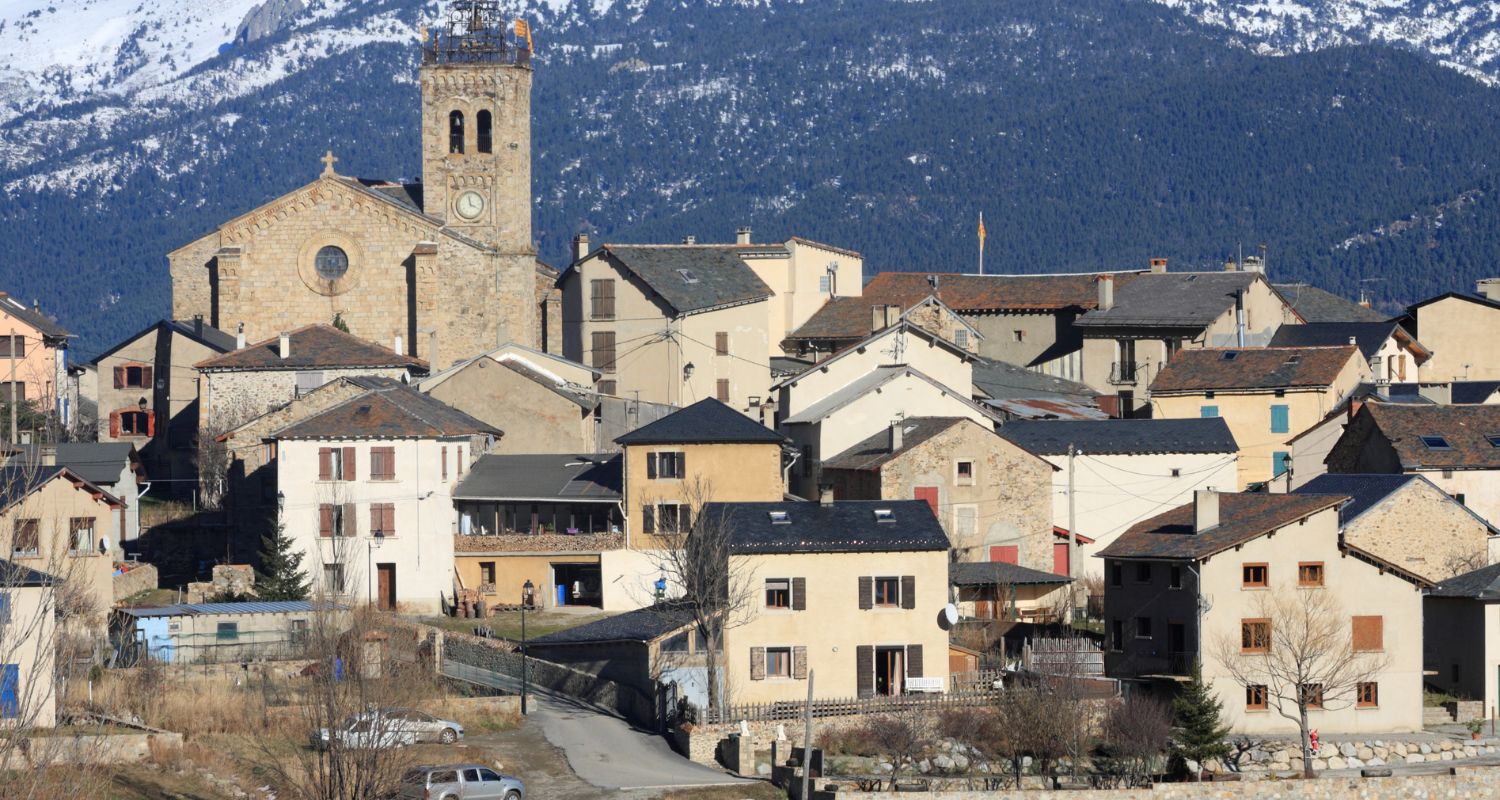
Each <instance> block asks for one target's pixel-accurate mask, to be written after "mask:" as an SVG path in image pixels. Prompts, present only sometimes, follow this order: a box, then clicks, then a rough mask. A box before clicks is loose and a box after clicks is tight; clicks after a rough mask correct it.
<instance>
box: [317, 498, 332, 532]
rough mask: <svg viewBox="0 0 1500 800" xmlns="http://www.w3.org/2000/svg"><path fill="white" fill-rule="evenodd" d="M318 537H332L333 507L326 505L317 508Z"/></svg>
mask: <svg viewBox="0 0 1500 800" xmlns="http://www.w3.org/2000/svg"><path fill="white" fill-rule="evenodd" d="M318 535H319V536H325V537H327V536H332V535H333V506H331V505H328V504H327V503H324V504H323V505H320V506H318Z"/></svg>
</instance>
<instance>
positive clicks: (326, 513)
mask: <svg viewBox="0 0 1500 800" xmlns="http://www.w3.org/2000/svg"><path fill="white" fill-rule="evenodd" d="M353 509H354V506H353V505H352V504H343V505H340V504H335V503H322V504H320V505H319V506H318V535H319V536H321V537H323V538H325V539H326V538H331V537H335V536H352V535H354V532H355V531H354V511H353Z"/></svg>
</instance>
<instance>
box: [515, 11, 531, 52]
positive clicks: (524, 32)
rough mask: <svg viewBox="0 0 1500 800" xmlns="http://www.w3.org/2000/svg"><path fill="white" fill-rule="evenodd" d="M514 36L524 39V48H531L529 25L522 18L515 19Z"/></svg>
mask: <svg viewBox="0 0 1500 800" xmlns="http://www.w3.org/2000/svg"><path fill="white" fill-rule="evenodd" d="M516 38H517V39H525V40H526V49H527V50H530V49H532V47H531V26H530V25H527V24H526V20H524V19H518V20H516Z"/></svg>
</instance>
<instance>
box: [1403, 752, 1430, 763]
mask: <svg viewBox="0 0 1500 800" xmlns="http://www.w3.org/2000/svg"><path fill="white" fill-rule="evenodd" d="M1405 759H1406V763H1408V764H1420V763H1422V762H1423V761H1426V760H1427V756H1424V755H1422V754H1421V753H1407V754H1406V756H1405Z"/></svg>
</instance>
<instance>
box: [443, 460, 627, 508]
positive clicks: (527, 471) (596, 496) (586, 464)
mask: <svg viewBox="0 0 1500 800" xmlns="http://www.w3.org/2000/svg"><path fill="white" fill-rule="evenodd" d="M620 472H621V458H620V454H619V453H594V454H588V455H570V454H554V453H546V454H526V455H497V454H490V455H486V456H481V457H480V458H479V461H477V462H475V464H474V466H473V467H472V468H471V469H470V470H469V474H468V475H467V476H466V477H465V478H464V479H463V482H462V483H460V484H459V485H458V487H457V488H455V489H454V490H453V499H454V500H502V501H508V500H532V501H544V502H545V501H565V502H574V503H615V502H618V501H619V499H620Z"/></svg>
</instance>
